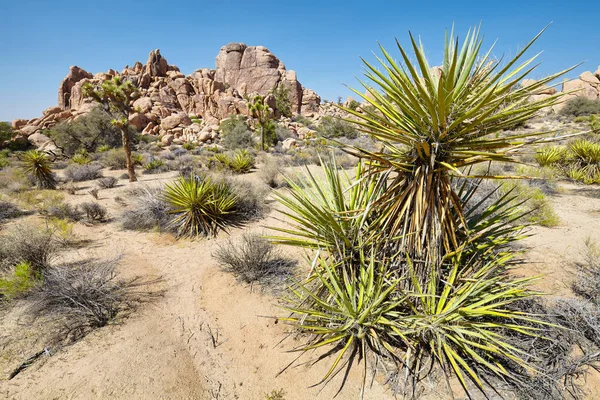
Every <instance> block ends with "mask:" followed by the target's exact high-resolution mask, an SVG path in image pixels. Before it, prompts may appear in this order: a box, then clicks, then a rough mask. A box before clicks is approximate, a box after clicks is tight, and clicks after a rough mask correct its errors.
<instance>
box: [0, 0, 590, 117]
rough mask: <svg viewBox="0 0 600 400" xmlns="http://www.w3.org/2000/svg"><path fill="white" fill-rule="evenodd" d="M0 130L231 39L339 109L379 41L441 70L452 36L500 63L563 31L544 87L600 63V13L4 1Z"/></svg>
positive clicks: (551, 48) (574, 4)
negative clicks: (449, 32)
mask: <svg viewBox="0 0 600 400" xmlns="http://www.w3.org/2000/svg"><path fill="white" fill-rule="evenodd" d="M0 14H1V15H2V23H1V24H0V49H1V50H2V55H1V57H2V62H0V121H2V120H12V119H14V118H33V117H37V116H39V115H40V114H41V112H42V111H43V110H44V109H46V108H47V107H50V106H53V105H56V103H57V98H56V97H57V90H58V85H59V83H60V81H61V80H62V79H63V78H64V76H65V75H66V74H67V73H68V72H69V66H71V65H78V66H80V67H82V68H84V69H86V70H88V71H90V72H92V73H94V72H100V71H106V70H108V69H109V68H114V69H116V70H119V71H120V70H121V69H122V68H123V67H124V66H125V65H126V64H129V65H133V64H134V63H135V61H138V60H139V61H141V62H142V63H144V62H145V61H146V59H147V57H148V53H149V52H150V50H152V49H155V48H160V49H161V53H162V54H163V56H164V57H165V58H167V60H168V61H169V63H170V64H175V65H177V66H179V68H180V69H181V70H182V71H183V72H184V73H185V74H189V73H191V72H193V71H194V70H196V69H198V68H202V67H209V68H214V67H215V57H216V55H217V53H218V52H219V49H220V47H221V46H223V45H225V44H227V43H229V42H233V41H235V42H244V43H246V44H248V45H263V46H266V47H267V48H269V49H270V50H271V51H272V52H273V53H274V54H275V55H276V56H278V57H279V58H280V59H281V60H282V61H283V63H284V64H285V65H286V67H287V68H288V69H294V70H296V71H297V73H298V79H299V80H300V82H301V83H302V84H303V85H304V86H305V87H308V88H312V89H314V90H316V91H317V93H319V94H320V95H321V97H322V98H325V99H328V100H335V99H336V98H337V96H343V97H344V98H345V97H346V96H347V95H348V94H349V93H350V92H349V91H348V90H347V89H346V88H345V87H344V86H343V84H350V85H351V86H356V87H358V84H357V83H356V80H355V76H360V75H361V73H362V70H363V67H362V64H361V61H360V56H363V57H366V58H368V59H372V58H373V57H372V52H373V51H374V50H377V42H378V41H379V42H381V43H382V44H383V45H384V46H385V47H386V48H388V50H392V52H393V54H397V52H394V48H393V46H394V37H398V38H399V40H400V42H401V43H403V44H406V43H407V37H408V35H407V32H408V30H411V31H412V32H413V33H414V34H416V35H419V36H420V37H421V39H422V40H423V42H424V44H425V48H426V49H427V51H428V54H429V58H430V61H431V63H432V64H436V63H438V62H439V60H440V59H441V54H442V50H443V48H442V43H443V37H444V31H445V29H446V28H449V27H451V25H452V24H453V23H454V24H455V30H456V32H457V33H459V34H461V36H464V33H465V32H466V31H467V29H468V28H469V27H470V26H473V25H475V24H479V23H481V24H482V31H483V33H484V34H485V37H486V41H487V43H488V44H491V43H492V42H493V41H494V40H495V39H498V44H497V46H496V50H495V55H496V56H498V57H499V56H502V55H503V54H504V55H511V54H514V53H515V51H517V50H518V49H519V48H521V47H522V46H523V45H524V44H526V43H527V41H528V40H529V39H530V38H532V37H533V36H534V35H535V34H536V33H537V32H538V31H540V30H541V29H542V28H543V27H544V26H545V25H547V24H548V23H550V22H553V24H552V26H551V27H550V28H549V30H548V31H547V32H546V33H545V34H544V35H543V36H542V38H541V39H540V40H539V41H538V43H537V44H536V46H535V48H534V49H533V50H532V54H533V53H534V52H537V51H541V50H544V53H543V54H542V56H541V60H542V61H543V64H542V65H541V66H540V68H539V69H538V70H537V71H535V72H534V73H533V76H532V77H533V78H540V77H542V76H544V75H547V74H549V73H551V72H554V71H557V70H560V69H564V68H566V67H568V66H571V65H573V64H576V63H579V62H582V61H585V64H584V65H583V66H582V67H579V68H578V69H577V70H576V71H574V72H572V73H571V74H570V75H569V77H575V76H577V75H578V74H579V73H580V72H582V71H584V70H591V71H595V70H596V68H597V67H598V65H599V64H600V40H598V37H599V34H598V32H599V31H598V21H599V20H598V17H599V16H600V14H599V12H598V11H597V10H595V9H594V6H593V5H592V3H590V2H589V1H586V2H584V1H579V0H573V1H568V2H567V1H552V0H546V1H537V0H529V1H526V0H521V1H512V0H505V1H501V2H497V1H494V2H488V1H460V0H454V1H445V2H441V1H411V2H405V1H378V0H362V1H353V0H346V1H297V2H291V1H282V0H280V1H270V0H261V1H256V2H253V1H248V0H246V1H229V0H212V1H210V2H207V1H174V0H172V1H164V0H162V1H155V0H145V1H137V0H134V1H128V0H122V1H120V2H115V1H110V0H105V1H102V2H94V1H79V2H74V1H62V0H52V1H51V0H37V1H33V0H19V1H12V0H10V1H9V0H0Z"/></svg>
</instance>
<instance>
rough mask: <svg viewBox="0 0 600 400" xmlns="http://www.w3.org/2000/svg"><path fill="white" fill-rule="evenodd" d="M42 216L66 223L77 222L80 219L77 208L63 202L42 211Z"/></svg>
mask: <svg viewBox="0 0 600 400" xmlns="http://www.w3.org/2000/svg"><path fill="white" fill-rule="evenodd" d="M43 215H44V216H46V217H48V218H58V219H64V220H68V221H79V220H80V219H81V211H80V210H79V207H77V206H73V205H71V204H70V203H65V202H57V203H55V204H52V205H50V206H48V207H47V208H46V209H45V210H43Z"/></svg>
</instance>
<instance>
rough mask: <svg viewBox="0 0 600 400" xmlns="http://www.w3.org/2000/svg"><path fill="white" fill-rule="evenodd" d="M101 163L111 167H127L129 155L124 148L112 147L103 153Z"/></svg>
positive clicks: (113, 168)
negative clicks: (127, 155)
mask: <svg viewBox="0 0 600 400" xmlns="http://www.w3.org/2000/svg"><path fill="white" fill-rule="evenodd" d="M100 164H102V166H104V167H107V168H109V169H112V170H115V169H125V168H127V157H126V155H125V152H124V151H123V149H111V150H108V151H105V152H103V153H102V155H101V157H100Z"/></svg>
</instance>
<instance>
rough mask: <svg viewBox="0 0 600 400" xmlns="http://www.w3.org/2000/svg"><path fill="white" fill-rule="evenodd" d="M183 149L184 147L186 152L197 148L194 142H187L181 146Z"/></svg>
mask: <svg viewBox="0 0 600 400" xmlns="http://www.w3.org/2000/svg"><path fill="white" fill-rule="evenodd" d="M181 147H183V148H184V149H185V150H188V151H189V150H194V149H195V148H196V145H195V144H194V143H192V142H185V143H184V144H182V145H181Z"/></svg>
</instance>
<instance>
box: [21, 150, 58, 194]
mask: <svg viewBox="0 0 600 400" xmlns="http://www.w3.org/2000/svg"><path fill="white" fill-rule="evenodd" d="M21 161H22V162H23V171H24V172H25V174H27V175H29V176H31V177H32V178H33V179H34V181H35V184H36V185H37V187H38V188H39V189H56V177H55V176H54V173H53V172H52V169H51V165H52V161H51V160H50V157H48V155H47V154H46V153H44V152H42V151H39V150H29V151H26V152H25V153H23V154H22V155H21Z"/></svg>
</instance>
